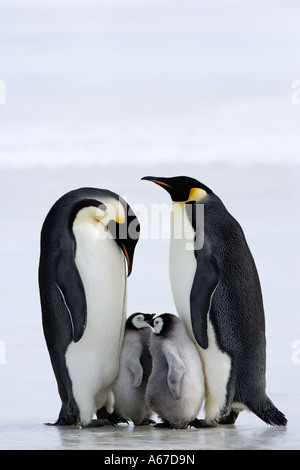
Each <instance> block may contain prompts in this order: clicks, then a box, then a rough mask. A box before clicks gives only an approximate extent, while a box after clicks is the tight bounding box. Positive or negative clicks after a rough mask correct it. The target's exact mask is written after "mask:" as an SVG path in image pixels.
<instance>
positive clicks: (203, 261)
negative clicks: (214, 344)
mask: <svg viewBox="0 0 300 470" xmlns="http://www.w3.org/2000/svg"><path fill="white" fill-rule="evenodd" d="M195 255H196V259H197V269H196V273H195V277H194V282H193V285H192V289H191V294H190V305H191V322H192V328H193V333H194V336H195V338H196V340H197V343H198V344H199V346H201V348H203V349H207V347H208V336H207V316H208V313H209V310H210V305H211V299H212V296H213V293H214V291H215V289H216V287H217V285H218V282H219V269H218V267H217V263H216V261H215V259H214V258H213V257H212V256H211V255H210V254H209V252H208V249H207V247H206V245H205V244H204V245H203V247H202V248H201V249H200V250H197V251H195Z"/></svg>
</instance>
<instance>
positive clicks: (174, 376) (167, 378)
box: [146, 313, 204, 429]
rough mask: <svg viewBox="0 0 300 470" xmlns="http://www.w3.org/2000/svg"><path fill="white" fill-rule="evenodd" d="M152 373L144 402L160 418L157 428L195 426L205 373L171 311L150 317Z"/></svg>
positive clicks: (179, 323) (200, 404)
mask: <svg viewBox="0 0 300 470" xmlns="http://www.w3.org/2000/svg"><path fill="white" fill-rule="evenodd" d="M151 325H153V328H154V333H153V334H152V335H151V339H150V352H151V355H152V361H153V362H152V372H151V374H150V377H149V380H148V384H147V388H146V401H147V403H148V404H149V408H151V409H153V411H155V412H156V413H157V414H158V416H159V417H160V418H161V419H162V420H163V423H158V424H157V425H156V427H171V428H178V429H184V428H187V427H188V426H189V425H194V422H195V420H196V418H197V415H198V413H199V411H200V409H201V406H202V403H203V399H204V376H203V370H202V364H201V360H200V357H199V354H198V351H197V348H196V346H195V344H194V343H193V341H192V340H191V339H190V337H189V335H188V334H187V332H186V329H185V326H184V324H183V322H182V321H181V320H180V319H179V318H178V317H177V316H176V315H173V314H171V313H164V314H162V315H159V316H158V317H155V318H154V320H152V322H151Z"/></svg>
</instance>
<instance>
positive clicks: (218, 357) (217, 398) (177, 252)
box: [169, 203, 231, 422]
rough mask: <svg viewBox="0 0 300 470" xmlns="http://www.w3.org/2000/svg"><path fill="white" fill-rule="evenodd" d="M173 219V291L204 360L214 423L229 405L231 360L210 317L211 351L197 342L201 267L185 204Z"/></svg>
mask: <svg viewBox="0 0 300 470" xmlns="http://www.w3.org/2000/svg"><path fill="white" fill-rule="evenodd" d="M172 217H173V221H172V224H171V240H170V257H169V269H170V282H171V288H172V293H173V298H174V303H175V306H176V310H177V313H178V315H179V317H180V318H181V320H182V321H183V322H184V324H185V327H186V330H187V332H188V334H189V335H190V337H191V339H192V340H193V341H194V343H195V344H196V346H197V349H198V351H199V354H200V357H201V359H202V363H203V368H204V374H205V382H206V403H205V410H206V420H207V421H208V422H211V421H214V420H215V419H217V418H218V417H219V414H220V411H221V410H222V408H223V406H224V404H225V400H226V394H227V382H228V379H229V374H230V369H231V360H230V357H229V356H228V355H227V354H226V353H223V352H222V351H220V349H219V348H218V346H217V343H216V339H215V334H214V330H213V326H212V324H211V322H210V319H209V315H208V329H207V334H208V348H207V349H202V348H201V347H200V346H199V345H198V343H197V341H196V340H195V337H194V334H193V329H192V323H191V308H190V293H191V288H192V285H193V281H194V277H195V272H196V266H197V262H196V258H195V255H194V250H193V249H191V247H192V243H191V241H192V240H193V237H194V230H193V227H192V226H191V224H190V222H189V219H188V217H187V215H186V212H185V209H184V205H181V204H177V203H174V204H173V208H172ZM176 224H177V227H176ZM180 226H183V227H184V230H180V228H179V227H180ZM180 233H181V234H182V236H181V237H180V236H179V235H180ZM199 314H200V312H199Z"/></svg>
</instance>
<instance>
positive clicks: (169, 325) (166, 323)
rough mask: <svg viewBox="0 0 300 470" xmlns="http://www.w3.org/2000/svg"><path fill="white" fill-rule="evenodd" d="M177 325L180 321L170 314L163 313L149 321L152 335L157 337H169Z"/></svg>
mask: <svg viewBox="0 0 300 470" xmlns="http://www.w3.org/2000/svg"><path fill="white" fill-rule="evenodd" d="M178 323H180V319H179V318H178V317H177V316H176V315H173V314H172V313H163V314H162V315H159V316H157V317H155V318H153V319H152V320H151V321H150V325H151V326H152V327H153V329H154V333H155V334H156V335H158V336H169V335H170V333H171V332H172V330H173V329H174V328H176V326H177V324H178Z"/></svg>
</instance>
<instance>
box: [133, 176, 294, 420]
mask: <svg viewBox="0 0 300 470" xmlns="http://www.w3.org/2000/svg"><path fill="white" fill-rule="evenodd" d="M142 179H145V180H148V181H152V182H153V183H156V184H158V185H159V186H161V187H162V188H163V189H165V190H166V191H167V192H168V193H169V194H170V196H171V198H172V201H173V205H172V213H171V241H170V256H169V268H170V281H171V287H172V292H173V298H174V302H175V305H176V309H177V312H178V315H179V316H180V318H181V319H182V320H183V321H184V323H185V325H186V328H187V331H188V333H189V335H190V337H191V338H193V339H194V341H195V342H196V344H197V345H198V349H199V353H200V355H201V358H202V361H203V364H204V371H205V381H206V403H205V411H206V416H205V422H202V423H201V422H200V421H199V426H201V425H214V424H215V423H221V424H229V423H233V422H234V421H235V420H236V418H237V416H238V414H239V412H240V411H241V410H243V409H248V410H250V411H252V412H253V413H255V414H256V415H257V416H258V417H259V418H261V419H262V420H263V421H265V422H266V423H267V424H270V425H273V426H285V425H286V423H287V420H286V418H285V416H284V414H283V413H282V412H281V411H279V410H278V409H277V408H276V407H275V405H274V404H273V403H272V401H271V400H270V398H269V397H268V396H267V395H266V391H265V388H266V380H265V373H266V339H265V317H264V307H263V299H262V293H261V287H260V282H259V277H258V273H257V270H256V266H255V263H254V260H253V257H252V254H251V252H250V250H249V247H248V245H247V242H246V239H245V236H244V233H243V231H242V228H241V227H240V225H239V223H238V222H237V221H236V220H235V219H234V218H233V217H232V216H231V215H230V213H229V212H228V211H227V209H226V208H225V206H224V204H223V203H222V201H221V200H220V199H219V198H218V196H216V195H215V194H214V193H213V192H212V190H211V189H209V188H208V187H207V186H205V185H204V184H202V183H200V182H199V181H197V180H196V179H194V178H189V177H186V176H177V177H172V178H161V177H154V176H147V177H144V178H142ZM200 206H202V207H200ZM203 208H204V219H203V217H202V214H203V212H201V210H200V209H203ZM190 248H192V249H190Z"/></svg>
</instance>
